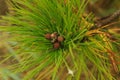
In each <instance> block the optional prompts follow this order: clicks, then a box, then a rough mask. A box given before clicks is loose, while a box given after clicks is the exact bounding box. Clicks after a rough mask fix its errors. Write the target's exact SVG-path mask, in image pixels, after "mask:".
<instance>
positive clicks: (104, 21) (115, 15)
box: [95, 10, 120, 28]
mask: <svg viewBox="0 0 120 80" xmlns="http://www.w3.org/2000/svg"><path fill="white" fill-rule="evenodd" d="M119 16H120V10H118V11H116V12H114V13H113V14H112V15H109V16H106V17H103V18H101V19H99V20H96V21H95V26H97V28H98V27H101V26H105V25H107V24H109V23H111V22H112V21H113V20H115V19H117V18H118V17H119Z"/></svg>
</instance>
